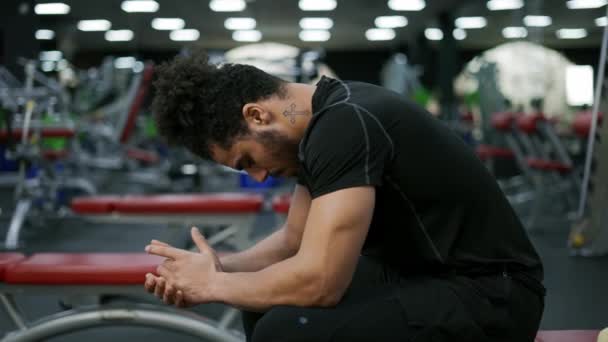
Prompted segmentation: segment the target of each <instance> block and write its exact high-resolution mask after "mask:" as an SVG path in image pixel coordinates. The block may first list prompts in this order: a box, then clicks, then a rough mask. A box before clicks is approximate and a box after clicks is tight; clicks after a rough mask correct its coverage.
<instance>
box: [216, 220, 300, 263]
mask: <svg viewBox="0 0 608 342" xmlns="http://www.w3.org/2000/svg"><path fill="white" fill-rule="evenodd" d="M293 245H294V243H293V242H291V241H290V240H289V239H288V237H287V234H286V229H285V227H281V229H279V230H277V231H275V232H274V233H272V234H271V235H269V236H268V237H266V238H265V239H264V240H262V241H260V242H258V243H257V244H255V245H254V246H253V247H251V248H249V249H246V250H244V251H242V252H238V253H232V254H227V255H224V256H221V257H220V262H221V264H222V267H223V270H224V272H256V271H259V270H262V269H264V268H266V267H268V266H270V265H272V264H275V263H277V262H280V261H282V260H285V259H287V258H289V257H291V256H293V255H294V254H295V253H296V251H297V248H295V246H293Z"/></svg>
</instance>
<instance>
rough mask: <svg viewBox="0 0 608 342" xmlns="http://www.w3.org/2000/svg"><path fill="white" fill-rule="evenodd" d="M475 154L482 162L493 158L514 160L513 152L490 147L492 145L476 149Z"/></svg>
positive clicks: (480, 146) (502, 148)
mask: <svg viewBox="0 0 608 342" xmlns="http://www.w3.org/2000/svg"><path fill="white" fill-rule="evenodd" d="M475 153H477V156H478V157H479V159H481V160H488V159H492V158H513V156H514V155H513V151H511V150H510V149H508V148H504V147H497V146H490V145H479V146H477V148H476V149H475Z"/></svg>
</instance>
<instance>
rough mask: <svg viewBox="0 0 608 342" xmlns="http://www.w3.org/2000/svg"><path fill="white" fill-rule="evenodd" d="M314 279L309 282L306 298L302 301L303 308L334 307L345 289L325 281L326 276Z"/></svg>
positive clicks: (328, 280) (327, 280) (329, 280)
mask: <svg viewBox="0 0 608 342" xmlns="http://www.w3.org/2000/svg"><path fill="white" fill-rule="evenodd" d="M315 278H316V279H314V280H312V281H311V282H309V283H308V284H309V286H308V291H306V292H307V296H306V298H305V299H304V302H305V303H303V304H304V305H303V306H313V307H332V306H336V305H337V304H338V303H339V302H340V300H341V299H342V296H343V295H344V292H345V289H342V288H341V287H340V286H337V285H336V284H335V282H334V281H332V280H331V279H327V278H328V277H327V276H318V277H315Z"/></svg>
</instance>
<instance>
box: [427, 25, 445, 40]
mask: <svg viewBox="0 0 608 342" xmlns="http://www.w3.org/2000/svg"><path fill="white" fill-rule="evenodd" d="M424 36H425V37H426V39H428V40H442V39H443V32H442V31H441V29H438V28H433V27H431V28H427V29H426V30H424Z"/></svg>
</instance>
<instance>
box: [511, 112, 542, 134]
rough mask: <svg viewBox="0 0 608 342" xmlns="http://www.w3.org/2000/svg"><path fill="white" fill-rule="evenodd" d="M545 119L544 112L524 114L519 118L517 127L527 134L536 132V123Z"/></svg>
mask: <svg viewBox="0 0 608 342" xmlns="http://www.w3.org/2000/svg"><path fill="white" fill-rule="evenodd" d="M542 120H545V117H544V116H543V115H542V114H540V113H539V114H532V115H522V116H520V117H518V118H517V128H519V129H520V130H521V131H522V132H524V133H526V134H534V133H536V123H537V122H539V121H542Z"/></svg>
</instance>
